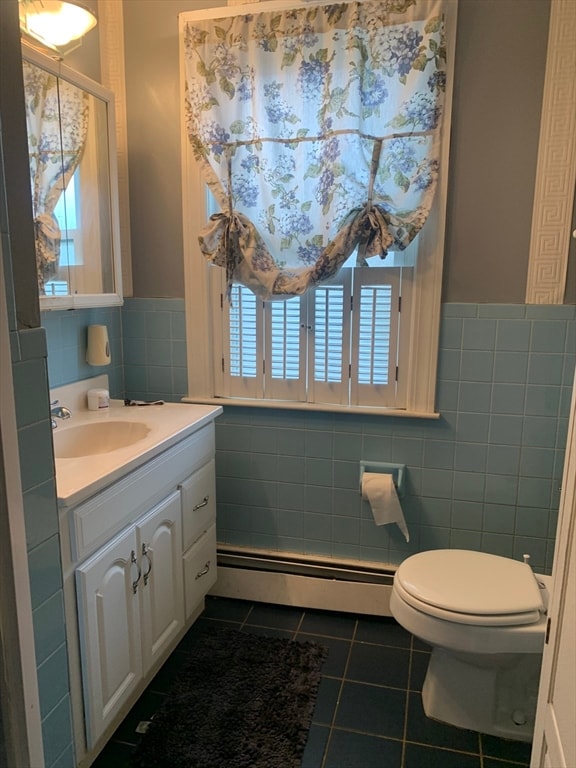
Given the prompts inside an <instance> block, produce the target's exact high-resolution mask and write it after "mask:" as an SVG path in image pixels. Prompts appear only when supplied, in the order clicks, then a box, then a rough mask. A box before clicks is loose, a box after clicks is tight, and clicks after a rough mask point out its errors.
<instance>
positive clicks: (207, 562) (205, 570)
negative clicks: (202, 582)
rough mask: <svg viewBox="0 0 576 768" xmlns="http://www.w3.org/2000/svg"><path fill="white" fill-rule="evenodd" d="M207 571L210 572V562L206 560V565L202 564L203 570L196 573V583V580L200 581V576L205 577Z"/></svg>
mask: <svg viewBox="0 0 576 768" xmlns="http://www.w3.org/2000/svg"><path fill="white" fill-rule="evenodd" d="M209 570H210V560H206V563H205V564H204V568H202V570H201V571H198V573H197V574H196V581H198V579H201V578H202V576H206V574H207V573H208V571H209Z"/></svg>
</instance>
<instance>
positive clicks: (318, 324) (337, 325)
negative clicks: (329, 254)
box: [308, 269, 353, 405]
mask: <svg viewBox="0 0 576 768" xmlns="http://www.w3.org/2000/svg"><path fill="white" fill-rule="evenodd" d="M352 271H353V270H351V269H343V270H341V272H340V273H339V275H338V276H337V277H336V278H335V279H334V280H332V281H331V282H330V283H326V284H323V285H318V286H317V287H316V289H315V290H314V291H311V292H310V293H309V295H308V298H309V305H310V317H311V327H310V330H309V334H308V339H309V356H308V368H309V372H310V374H309V378H310V382H309V394H308V400H309V402H313V403H334V404H338V405H348V399H349V385H350V331H349V328H350V297H351V289H352Z"/></svg>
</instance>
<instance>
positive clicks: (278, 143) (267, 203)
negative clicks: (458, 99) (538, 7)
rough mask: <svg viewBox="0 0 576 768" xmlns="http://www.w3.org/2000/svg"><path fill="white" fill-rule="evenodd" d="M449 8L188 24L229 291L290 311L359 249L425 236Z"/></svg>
mask: <svg viewBox="0 0 576 768" xmlns="http://www.w3.org/2000/svg"><path fill="white" fill-rule="evenodd" d="M443 1H444V0H364V2H348V3H330V4H326V5H309V6H304V7H298V8H294V9H292V10H285V11H266V10H265V8H263V10H262V11H261V12H258V13H251V14H245V15H242V14H240V15H236V16H232V17H227V18H220V19H215V20H211V21H202V22H196V21H194V22H192V21H189V22H187V24H186V25H185V32H184V51H185V53H184V56H185V73H186V110H185V114H186V126H187V132H188V137H189V140H190V142H191V145H192V149H193V153H194V156H195V158H196V160H197V161H198V162H199V163H200V166H201V168H202V171H203V175H204V178H205V180H206V183H207V184H208V186H209V188H210V190H211V192H212V194H213V195H214V197H215V198H216V200H217V202H218V204H219V206H220V208H221V211H222V213H220V214H216V215H214V216H212V217H211V220H210V221H209V222H208V224H207V225H206V227H205V228H204V229H203V231H202V232H201V233H200V236H199V240H200V246H201V249H202V251H203V253H204V255H205V256H206V258H208V259H209V260H210V261H211V262H213V263H214V264H216V265H219V266H221V267H225V268H226V270H227V280H228V284H229V285H230V284H231V282H232V281H237V282H240V283H242V284H244V285H246V286H247V287H249V288H250V289H251V290H253V291H254V292H255V293H256V294H257V295H258V296H260V297H261V298H262V299H264V300H269V299H281V298H289V297H290V296H293V295H297V294H301V293H303V292H304V291H306V290H307V289H308V288H309V287H311V286H314V285H315V284H317V283H318V282H321V281H323V280H326V279H329V278H331V277H333V276H334V275H335V274H336V273H337V272H338V270H339V269H340V267H341V266H342V264H343V263H344V262H345V261H346V259H347V258H348V257H349V256H350V254H351V253H353V252H354V250H355V249H358V259H359V263H361V264H362V263H365V262H364V259H365V258H366V257H367V256H373V255H380V256H381V257H385V256H386V253H387V251H388V250H390V249H396V250H398V249H400V250H401V249H404V248H406V247H407V246H408V245H409V243H410V242H411V241H412V240H413V238H414V237H415V236H416V235H417V233H418V232H419V231H420V229H421V227H422V225H423V224H424V222H425V221H426V218H427V216H428V213H429V211H430V207H431V205H432V200H433V197H434V192H435V188H436V183H437V179H438V171H439V153H440V129H441V122H442V107H443V95H444V91H445V80H446V74H445V58H446V57H445V46H444V40H443V15H442V4H443ZM263 5H264V6H265V4H263Z"/></svg>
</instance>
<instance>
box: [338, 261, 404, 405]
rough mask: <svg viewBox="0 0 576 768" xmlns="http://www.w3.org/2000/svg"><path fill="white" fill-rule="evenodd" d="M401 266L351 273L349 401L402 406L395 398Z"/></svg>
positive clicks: (362, 269) (366, 269)
mask: <svg viewBox="0 0 576 768" xmlns="http://www.w3.org/2000/svg"><path fill="white" fill-rule="evenodd" d="M400 279H401V270H400V269H374V268H371V267H365V268H359V269H356V270H355V274H354V302H355V306H354V311H353V313H352V355H351V357H352V360H351V364H352V376H351V395H350V404H351V405H357V404H359V403H362V404H363V405H372V406H382V407H396V408H399V407H400V408H401V407H403V403H399V402H398V399H397V385H396V376H397V366H398V334H399V329H400V326H399V323H400V312H399V297H400Z"/></svg>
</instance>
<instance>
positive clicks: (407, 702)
mask: <svg viewBox="0 0 576 768" xmlns="http://www.w3.org/2000/svg"><path fill="white" fill-rule="evenodd" d="M413 646H414V635H412V637H411V639H410V658H409V659H408V680H407V681H406V698H405V700H404V728H403V729H402V752H401V753H400V768H404V763H405V760H406V736H407V734H408V707H409V706H410V690H411V687H412V654H413V652H414V649H413Z"/></svg>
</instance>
